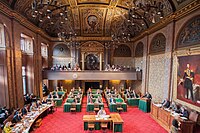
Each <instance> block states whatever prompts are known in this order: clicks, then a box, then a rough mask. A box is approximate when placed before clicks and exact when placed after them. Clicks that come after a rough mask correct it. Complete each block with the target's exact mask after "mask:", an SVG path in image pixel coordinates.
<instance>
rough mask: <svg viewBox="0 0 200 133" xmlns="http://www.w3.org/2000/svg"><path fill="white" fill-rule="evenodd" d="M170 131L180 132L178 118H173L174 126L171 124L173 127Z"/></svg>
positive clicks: (172, 132) (171, 132)
mask: <svg viewBox="0 0 200 133" xmlns="http://www.w3.org/2000/svg"><path fill="white" fill-rule="evenodd" d="M170 130H171V131H170V133H178V130H179V123H178V121H177V120H176V119H173V120H172V126H171V129H170Z"/></svg>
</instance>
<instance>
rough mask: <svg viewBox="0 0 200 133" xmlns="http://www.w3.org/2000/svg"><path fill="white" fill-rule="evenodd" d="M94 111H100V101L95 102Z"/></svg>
mask: <svg viewBox="0 0 200 133" xmlns="http://www.w3.org/2000/svg"><path fill="white" fill-rule="evenodd" d="M94 111H95V112H98V111H99V104H98V103H95V104H94Z"/></svg>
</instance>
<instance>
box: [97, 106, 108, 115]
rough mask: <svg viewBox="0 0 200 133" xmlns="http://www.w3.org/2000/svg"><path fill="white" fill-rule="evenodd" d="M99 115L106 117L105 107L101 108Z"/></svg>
mask: <svg viewBox="0 0 200 133" xmlns="http://www.w3.org/2000/svg"><path fill="white" fill-rule="evenodd" d="M97 115H98V116H104V115H106V111H105V110H104V108H103V107H101V109H100V110H99V111H98V113H97Z"/></svg>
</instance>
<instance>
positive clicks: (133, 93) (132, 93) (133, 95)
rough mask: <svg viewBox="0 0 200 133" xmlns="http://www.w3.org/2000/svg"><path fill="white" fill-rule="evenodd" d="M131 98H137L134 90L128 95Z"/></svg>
mask: <svg viewBox="0 0 200 133" xmlns="http://www.w3.org/2000/svg"><path fill="white" fill-rule="evenodd" d="M130 96H131V98H138V97H139V96H138V95H137V94H136V93H135V91H134V90H131V94H130Z"/></svg>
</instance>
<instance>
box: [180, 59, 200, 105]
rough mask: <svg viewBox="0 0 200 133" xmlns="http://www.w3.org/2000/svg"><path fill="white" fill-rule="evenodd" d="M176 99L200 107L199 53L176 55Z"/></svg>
mask: <svg viewBox="0 0 200 133" xmlns="http://www.w3.org/2000/svg"><path fill="white" fill-rule="evenodd" d="M177 72H178V73H177V74H178V78H177V80H178V81H177V83H178V85H177V99H179V100H182V101H185V102H188V103H191V104H193V105H196V106H199V107H200V55H190V56H181V57H178V71H177Z"/></svg>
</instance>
